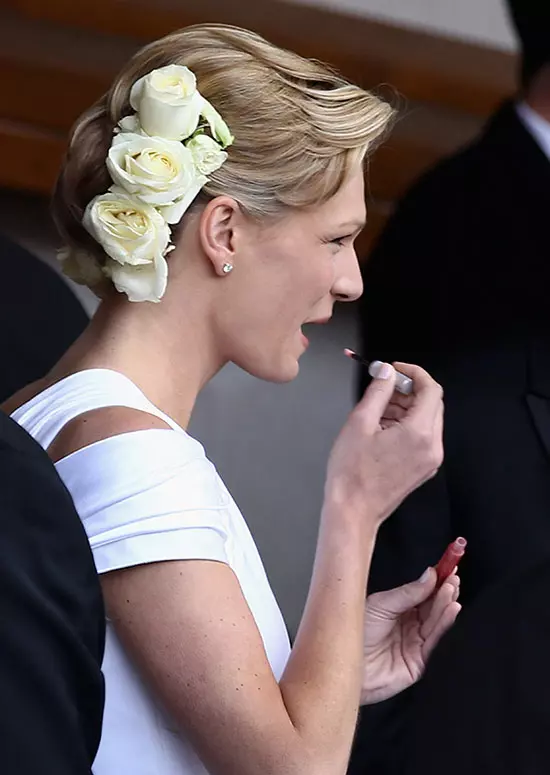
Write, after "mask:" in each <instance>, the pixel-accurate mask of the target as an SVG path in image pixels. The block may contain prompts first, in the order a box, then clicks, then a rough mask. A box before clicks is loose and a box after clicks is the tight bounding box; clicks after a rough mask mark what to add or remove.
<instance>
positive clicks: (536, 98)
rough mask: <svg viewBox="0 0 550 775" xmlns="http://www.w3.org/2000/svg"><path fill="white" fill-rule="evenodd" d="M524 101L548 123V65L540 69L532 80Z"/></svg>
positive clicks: (549, 84)
mask: <svg viewBox="0 0 550 775" xmlns="http://www.w3.org/2000/svg"><path fill="white" fill-rule="evenodd" d="M525 101H526V102H527V104H528V105H529V107H530V108H532V110H534V111H535V112H536V113H538V114H539V116H541V118H544V119H546V121H550V64H548V65H545V66H544V67H542V68H541V70H540V71H539V72H538V73H537V74H536V76H535V77H534V78H533V81H532V82H531V84H530V85H529V88H528V90H527V94H526V99H525Z"/></svg>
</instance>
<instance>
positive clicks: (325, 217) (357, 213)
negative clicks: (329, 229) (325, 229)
mask: <svg viewBox="0 0 550 775" xmlns="http://www.w3.org/2000/svg"><path fill="white" fill-rule="evenodd" d="M316 209H317V215H318V217H320V218H321V220H322V221H323V222H325V223H327V224H328V223H342V224H343V223H356V224H357V225H360V224H361V223H364V222H365V220H366V213H367V209H366V205H365V177H364V174H363V170H362V169H359V170H357V171H356V172H354V173H353V175H350V176H349V177H348V178H346V180H345V181H344V183H343V184H342V186H341V187H340V189H339V190H338V191H337V192H336V194H334V196H332V197H331V198H330V199H329V200H327V201H326V202H324V203H323V204H322V205H319V207H318V208H316Z"/></svg>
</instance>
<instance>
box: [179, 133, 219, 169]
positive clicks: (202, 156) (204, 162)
mask: <svg viewBox="0 0 550 775" xmlns="http://www.w3.org/2000/svg"><path fill="white" fill-rule="evenodd" d="M187 148H189V150H190V151H191V153H192V154H193V161H194V162H195V167H196V168H197V170H198V171H199V172H200V173H201V174H202V175H210V174H212V172H215V171H216V170H218V169H219V168H220V167H221V166H222V164H223V163H224V161H225V160H226V159H227V153H226V152H225V151H222V149H221V148H220V144H219V143H217V142H216V141H215V140H213V139H212V138H211V137H208V135H200V134H199V135H195V137H192V138H191V140H189V142H188V143H187Z"/></svg>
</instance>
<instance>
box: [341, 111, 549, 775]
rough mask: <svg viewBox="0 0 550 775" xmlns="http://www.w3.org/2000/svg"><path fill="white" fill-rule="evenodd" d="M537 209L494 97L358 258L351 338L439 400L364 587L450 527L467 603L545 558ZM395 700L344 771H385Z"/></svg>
mask: <svg viewBox="0 0 550 775" xmlns="http://www.w3.org/2000/svg"><path fill="white" fill-rule="evenodd" d="M549 222H550V163H549V162H548V159H547V157H546V156H545V155H544V153H543V152H542V151H541V149H540V148H539V147H538V145H537V144H536V143H535V141H534V140H533V139H532V137H531V136H530V134H529V133H528V132H527V131H526V129H525V128H524V127H523V125H522V124H521V122H520V121H519V119H518V117H517V115H516V112H515V109H514V108H513V106H512V105H505V106H504V107H503V108H502V109H501V110H500V111H499V112H498V113H497V114H496V115H495V116H494V117H493V119H492V120H491V121H490V123H489V125H488V127H487V129H486V131H485V132H484V134H483V135H482V136H481V137H480V138H479V140H478V141H477V142H475V143H474V144H473V145H471V146H470V147H468V148H466V149H465V150H464V151H463V152H461V153H459V154H458V155H456V156H454V157H452V158H450V159H447V160H445V161H443V162H442V163H441V164H439V165H438V166H437V167H436V168H435V169H433V170H432V171H431V172H429V173H428V174H427V175H425V176H424V177H423V178H422V179H421V180H420V181H419V182H418V183H417V184H416V185H415V186H414V187H413V189H412V190H411V191H410V192H409V193H408V194H407V195H406V197H405V198H404V199H403V201H402V202H401V203H400V205H399V207H398V209H397V211H396V213H395V215H394V216H393V217H392V219H391V221H390V222H389V224H388V226H387V228H386V230H385V232H384V234H383V235H382V237H381V239H380V241H379V243H378V245H377V247H376V249H375V250H374V252H373V254H372V256H371V258H370V259H369V261H368V263H367V265H366V268H365V272H364V280H365V294H364V296H363V299H362V301H361V306H360V313H361V336H362V349H363V352H364V353H365V355H366V357H367V358H369V359H374V358H376V359H380V360H386V361H392V360H402V361H408V362H413V363H419V364H420V365H422V366H424V367H425V368H426V369H428V370H429V371H430V372H431V373H432V374H433V375H434V376H435V378H436V379H437V380H439V381H440V382H441V383H442V385H443V387H444V390H445V400H446V414H445V422H446V425H445V450H446V457H445V463H444V465H443V467H442V470H441V472H440V473H439V474H438V476H437V477H436V478H435V479H434V480H433V481H431V482H429V483H428V484H427V485H425V486H424V487H422V488H421V489H420V490H419V491H417V492H416V493H414V494H413V495H412V496H411V497H410V498H409V499H408V500H407V501H406V503H405V504H404V505H403V506H402V507H401V508H400V509H399V510H398V511H397V512H396V513H395V515H393V516H392V517H391V518H390V519H389V520H388V521H387V523H386V524H385V525H384V526H383V528H382V530H381V531H380V536H379V540H378V543H377V548H376V552H375V556H374V563H373V568H372V575H371V589H380V588H387V587H392V586H395V585H396V584H400V583H402V582H404V581H409V580H410V579H413V578H416V577H417V576H418V575H419V574H420V573H422V571H423V570H424V569H425V568H426V567H427V566H428V565H430V564H433V563H435V562H436V561H437V560H438V558H439V556H440V555H441V553H442V552H443V550H444V549H445V546H446V545H447V544H448V543H449V542H450V541H451V540H453V539H454V538H456V536H458V535H464V536H465V537H466V538H467V539H468V541H469V546H468V551H467V556H466V558H465V560H464V561H463V564H462V565H461V577H462V594H461V598H462V602H463V603H464V604H465V605H466V606H468V605H469V604H470V602H471V601H472V600H474V598H475V597H476V596H477V595H478V594H479V593H480V592H481V591H482V590H484V589H485V588H487V587H489V586H490V585H491V584H493V583H494V582H497V581H498V580H500V579H504V578H506V577H507V576H508V575H509V574H510V573H514V572H516V571H517V570H518V569H520V568H522V567H526V566H528V565H530V564H533V563H536V562H538V561H541V560H542V559H544V558H545V557H547V556H550V466H549V462H550V457H549V456H550V424H549V423H548V418H549V416H550V415H549V413H550V408H549V407H550V403H549V399H550V231H549V228H548V224H549ZM365 376H366V375H364V374H362V375H361V390H362V389H363V387H364V384H365ZM413 693H414V690H413V692H412V693H409V695H410V694H413ZM407 702H408V698H407V695H404V696H403V697H401V698H398V699H397V700H395V701H390V702H389V703H385V704H384V705H382V706H380V707H379V708H373V709H369V710H367V711H365V713H364V714H363V718H362V722H361V725H360V729H359V733H358V738H357V744H356V748H355V752H354V756H353V759H352V765H351V767H350V772H351V773H353V774H354V775H355V773H364V772H365V773H366V772H369V771H370V772H373V771H374V772H376V773H377V775H385V773H393V772H398V771H399V757H400V752H401V749H400V745H399V741H400V739H401V737H400V735H401V731H402V728H403V725H404V724H405V723H406V715H405V712H404V708H405V706H406V704H407ZM369 767H370V769H369Z"/></svg>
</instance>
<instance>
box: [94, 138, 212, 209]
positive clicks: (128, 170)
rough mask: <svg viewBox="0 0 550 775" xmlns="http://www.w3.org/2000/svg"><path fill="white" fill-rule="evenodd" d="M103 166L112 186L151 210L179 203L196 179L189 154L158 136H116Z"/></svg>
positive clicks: (183, 147)
mask: <svg viewBox="0 0 550 775" xmlns="http://www.w3.org/2000/svg"><path fill="white" fill-rule="evenodd" d="M106 163H107V168H108V170H109V173H110V175H111V178H112V179H113V181H114V182H115V184H116V185H118V186H121V187H122V188H123V189H124V190H125V191H127V192H128V193H130V194H133V195H134V196H136V197H137V198H138V199H140V200H141V201H142V202H146V203H147V204H151V205H154V206H155V207H158V206H159V205H172V204H174V202H176V201H177V200H181V199H182V197H185V195H186V194H187V193H188V192H189V190H191V189H193V187H194V184H195V182H196V179H197V175H196V169H195V161H194V157H193V153H192V151H191V150H190V149H188V148H186V147H185V145H183V144H182V143H180V142H176V141H174V140H164V139H163V138H159V137H144V136H142V135H136V134H129V133H126V132H123V133H121V134H119V135H116V136H115V137H114V138H113V143H112V145H111V148H110V150H109V155H108V156H107V160H106Z"/></svg>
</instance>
